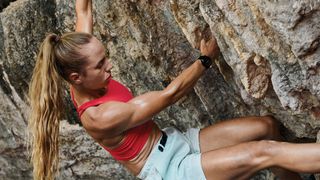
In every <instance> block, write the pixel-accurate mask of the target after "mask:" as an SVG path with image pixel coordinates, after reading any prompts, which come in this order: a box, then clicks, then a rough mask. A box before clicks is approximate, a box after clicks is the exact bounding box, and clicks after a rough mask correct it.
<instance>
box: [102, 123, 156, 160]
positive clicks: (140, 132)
mask: <svg viewBox="0 0 320 180" xmlns="http://www.w3.org/2000/svg"><path fill="white" fill-rule="evenodd" d="M154 126H155V124H154V122H153V121H148V122H146V123H144V124H142V125H140V126H137V127H135V128H132V129H130V130H128V131H127V132H126V136H125V137H124V140H123V141H122V142H121V144H120V145H119V146H117V147H116V148H112V149H111V148H108V147H104V146H103V148H104V149H105V150H107V151H108V152H109V153H110V154H111V155H112V156H113V158H114V159H116V160H118V161H129V160H131V159H133V158H135V157H136V156H137V155H138V154H139V153H140V151H141V150H142V148H143V147H144V146H145V144H146V143H147V141H148V138H149V136H150V134H151V131H152V129H153V127H154Z"/></svg>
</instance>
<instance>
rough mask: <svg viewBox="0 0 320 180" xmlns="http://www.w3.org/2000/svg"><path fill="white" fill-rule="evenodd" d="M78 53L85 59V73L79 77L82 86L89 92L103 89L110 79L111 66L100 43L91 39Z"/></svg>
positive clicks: (95, 39)
mask: <svg viewBox="0 0 320 180" xmlns="http://www.w3.org/2000/svg"><path fill="white" fill-rule="evenodd" d="M80 51H81V52H80V53H81V54H83V55H85V56H86V57H87V64H86V66H85V67H84V72H85V73H82V74H81V75H80V76H81V84H82V86H83V87H84V88H86V89H90V90H96V89H101V88H105V87H106V85H107V83H108V82H109V80H110V78H111V71H110V70H111V69H112V65H111V64H110V62H109V60H108V58H107V57H106V54H105V48H104V46H103V45H102V43H101V42H100V41H99V40H98V39H97V38H95V37H93V38H92V39H91V41H90V43H88V44H86V45H83V46H82V47H81V50H80Z"/></svg>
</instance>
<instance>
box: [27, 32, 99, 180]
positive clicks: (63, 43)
mask: <svg viewBox="0 0 320 180" xmlns="http://www.w3.org/2000/svg"><path fill="white" fill-rule="evenodd" d="M92 37H93V36H92V35H91V34H88V33H79V32H73V33H67V34H65V35H63V36H61V38H60V37H59V36H57V35H55V34H49V35H48V36H47V37H46V38H45V39H44V41H43V42H42V44H41V46H40V51H39V53H38V56H37V60H36V65H35V68H34V70H33V75H32V78H31V82H30V85H29V101H30V106H31V111H30V116H29V124H28V126H29V130H30V131H31V136H30V143H31V149H32V150H31V161H32V163H33V176H34V179H36V180H52V179H54V176H55V173H56V172H58V164H59V163H58V162H59V124H60V123H59V122H60V119H62V118H63V112H64V111H65V108H64V107H65V106H64V100H63V95H64V91H63V88H62V87H63V83H64V80H63V79H65V80H67V81H69V82H70V80H69V79H68V75H69V74H70V73H71V72H79V73H80V72H82V69H83V67H84V65H85V64H86V58H87V57H86V56H84V55H82V54H81V53H80V51H81V46H82V45H85V44H87V43H89V42H90V40H91V38H92Z"/></svg>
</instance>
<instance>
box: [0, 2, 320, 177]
mask: <svg viewBox="0 0 320 180" xmlns="http://www.w3.org/2000/svg"><path fill="white" fill-rule="evenodd" d="M8 2H9V1H3V3H2V2H1V3H0V9H2V8H3V7H4V6H6V5H4V4H8ZM93 3H94V19H95V26H94V32H95V35H96V36H97V37H98V38H99V39H101V40H102V41H103V43H104V44H105V46H106V48H107V49H108V51H109V55H110V59H111V61H112V63H113V66H114V69H113V70H114V72H113V76H114V77H115V79H118V80H120V81H121V82H123V83H124V84H126V85H127V87H129V88H130V89H131V90H132V91H133V93H134V94H135V95H138V94H141V93H143V92H146V91H151V90H159V89H163V88H164V87H165V86H166V85H168V83H170V82H171V81H172V80H173V79H174V78H175V77H176V76H177V75H178V74H179V73H180V72H181V71H182V70H183V69H184V68H185V67H187V66H188V65H189V64H191V63H192V62H193V61H194V59H196V57H197V56H198V55H199V52H198V51H197V50H196V49H195V48H198V47H199V42H200V39H201V37H202V36H210V34H211V33H212V34H213V35H214V36H215V37H216V38H217V41H218V44H219V47H220V49H221V52H222V53H221V56H220V57H219V58H218V59H216V60H215V65H214V66H213V68H212V69H209V70H208V71H207V72H206V74H205V75H204V76H203V77H202V78H201V79H200V80H199V82H198V84H197V85H196V87H195V88H194V91H193V92H191V93H190V94H189V95H188V96H187V97H185V98H183V99H181V100H180V101H179V102H178V103H176V104H175V105H173V106H171V107H169V108H167V109H166V110H165V111H163V112H161V113H159V115H157V116H156V117H155V118H154V119H155V121H156V122H157V123H158V124H159V125H160V126H161V127H166V126H171V125H174V126H177V127H179V128H180V129H183V130H184V129H186V128H188V127H204V126H207V125H209V124H212V123H215V122H216V121H219V120H224V119H227V118H233V117H239V116H246V115H265V114H272V115H274V116H275V117H276V118H277V119H279V120H280V121H281V123H282V124H283V125H284V127H285V128H284V129H283V134H284V135H285V136H286V137H287V138H289V139H290V140H295V141H301V140H302V139H300V138H304V139H305V138H308V139H310V140H315V139H316V135H317V132H318V131H319V127H320V123H319V122H320V121H319V120H320V104H319V100H320V82H319V81H320V77H319V76H320V68H319V66H320V59H319V56H320V48H319V42H320V27H319V26H320V22H319V21H320V19H319V18H318V17H319V15H320V2H319V1H317V0H305V1H289V0H283V1H276V0H268V1H262V0H239V1H235V0H228V1H224V0H215V1H212V0H189V1H186V0H170V1H161V0H153V1H137V0H131V1H125V0H120V1H115V0H113V1H106V2H105V1H102V0H96V1H94V2H93ZM0 22H1V23H0V99H1V102H2V103H1V105H0V111H1V113H0V129H1V134H0V152H1V155H0V167H1V168H0V179H31V174H32V173H31V169H32V168H31V167H30V164H28V160H27V159H28V157H27V149H26V148H27V144H26V127H27V113H28V111H27V109H28V105H27V98H26V93H27V88H28V82H29V80H30V77H31V73H32V69H33V66H34V62H35V61H34V60H35V56H36V53H37V49H38V47H39V44H40V42H41V40H42V39H43V38H44V37H45V34H46V33H47V32H55V33H60V34H61V33H64V32H69V31H72V30H73V28H74V22H75V19H74V4H73V2H71V1H70V2H69V1H62V0H41V1H40V0H19V1H15V2H12V3H11V4H10V5H9V6H8V7H7V8H5V9H3V10H2V12H1V13H0ZM70 118H72V117H69V119H70ZM61 122H62V123H61V170H60V171H61V172H60V175H59V177H58V179H134V177H133V176H131V175H130V174H129V173H128V172H127V171H126V170H125V169H124V168H122V167H121V166H120V165H119V164H117V163H116V162H115V161H114V160H112V158H111V157H110V155H108V154H107V153H106V152H105V151H103V150H102V149H101V148H100V147H98V146H97V145H96V144H95V143H94V142H93V141H92V140H91V138H90V137H88V136H87V135H86V133H85V132H84V131H83V129H82V128H81V127H80V126H79V125H72V124H70V123H69V122H70V121H69V122H68V121H65V120H64V121H61ZM256 179H272V176H271V175H270V174H268V173H262V174H260V176H257V177H256Z"/></svg>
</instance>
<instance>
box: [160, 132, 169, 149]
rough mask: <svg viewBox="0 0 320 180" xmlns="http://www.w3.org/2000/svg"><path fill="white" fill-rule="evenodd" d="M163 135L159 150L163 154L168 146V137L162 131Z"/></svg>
mask: <svg viewBox="0 0 320 180" xmlns="http://www.w3.org/2000/svg"><path fill="white" fill-rule="evenodd" d="M161 133H162V137H161V139H160V143H159V145H158V149H159V151H161V152H163V150H164V147H165V146H166V143H167V139H168V135H167V134H166V133H165V132H164V131H161Z"/></svg>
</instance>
